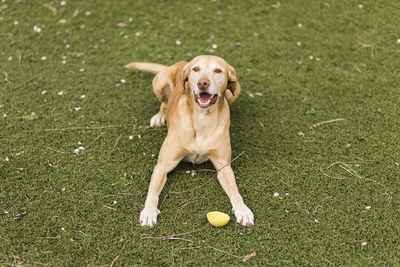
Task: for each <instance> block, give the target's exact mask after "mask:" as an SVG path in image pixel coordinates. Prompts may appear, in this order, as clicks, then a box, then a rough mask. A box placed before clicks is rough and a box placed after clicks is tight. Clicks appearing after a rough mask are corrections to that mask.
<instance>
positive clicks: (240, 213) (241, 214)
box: [233, 205, 254, 226]
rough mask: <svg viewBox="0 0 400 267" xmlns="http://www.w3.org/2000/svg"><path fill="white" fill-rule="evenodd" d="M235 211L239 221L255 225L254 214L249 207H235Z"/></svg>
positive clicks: (244, 224)
mask: <svg viewBox="0 0 400 267" xmlns="http://www.w3.org/2000/svg"><path fill="white" fill-rule="evenodd" d="M233 212H234V213H235V216H236V222H237V223H240V224H241V225H243V226H252V225H254V214H253V212H251V210H250V209H249V208H248V207H246V205H244V206H242V207H239V208H234V209H233Z"/></svg>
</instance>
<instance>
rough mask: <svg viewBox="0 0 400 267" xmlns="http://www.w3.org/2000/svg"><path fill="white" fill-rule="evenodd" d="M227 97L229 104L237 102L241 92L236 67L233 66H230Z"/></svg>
mask: <svg viewBox="0 0 400 267" xmlns="http://www.w3.org/2000/svg"><path fill="white" fill-rule="evenodd" d="M226 89H228V90H226V91H225V98H226V100H228V103H229V104H232V103H233V102H235V100H236V98H238V96H239V94H240V84H239V81H238V76H237V74H236V71H235V69H234V68H233V67H232V66H229V67H228V84H227V86H226Z"/></svg>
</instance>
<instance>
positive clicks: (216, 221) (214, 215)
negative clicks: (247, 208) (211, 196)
mask: <svg viewBox="0 0 400 267" xmlns="http://www.w3.org/2000/svg"><path fill="white" fill-rule="evenodd" d="M229 219H230V218H229V215H228V214H226V213H223V212H219V211H212V212H209V213H207V220H208V222H209V223H210V224H211V225H213V226H216V227H221V226H224V225H225V224H227V223H228V222H229Z"/></svg>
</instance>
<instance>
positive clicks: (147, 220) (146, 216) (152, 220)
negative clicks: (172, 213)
mask: <svg viewBox="0 0 400 267" xmlns="http://www.w3.org/2000/svg"><path fill="white" fill-rule="evenodd" d="M158 214H160V211H159V210H158V209H157V208H146V207H145V208H144V209H143V210H142V212H141V213H140V225H141V226H147V227H153V226H154V225H155V224H156V223H157V215H158Z"/></svg>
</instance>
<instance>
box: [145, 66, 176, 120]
mask: <svg viewBox="0 0 400 267" xmlns="http://www.w3.org/2000/svg"><path fill="white" fill-rule="evenodd" d="M153 91H154V94H155V95H156V96H157V98H158V99H159V100H160V102H161V105H160V111H159V112H158V113H157V114H156V115H154V116H153V117H152V118H151V120H150V127H153V128H156V127H160V126H163V125H164V124H165V115H166V111H167V104H168V98H169V96H170V94H171V82H170V80H169V75H168V70H167V69H166V70H162V71H160V72H159V73H158V74H157V75H156V76H155V77H154V79H153Z"/></svg>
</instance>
